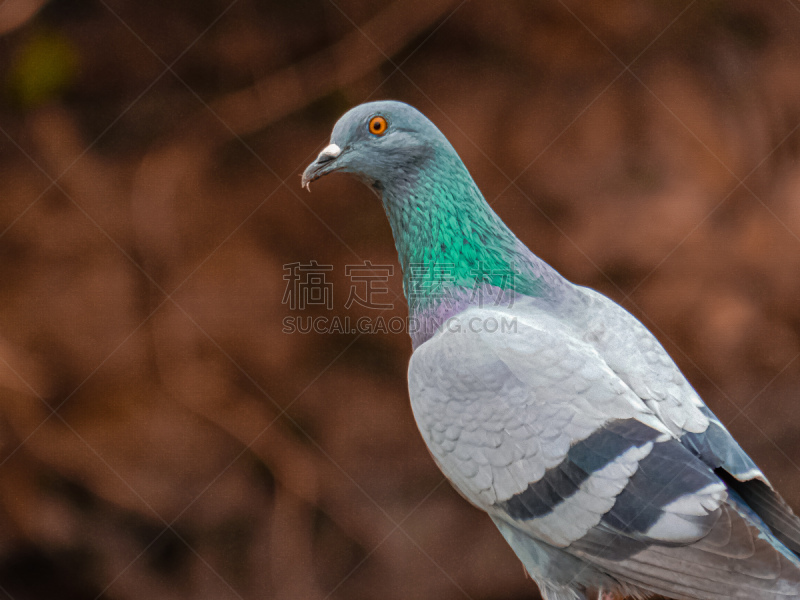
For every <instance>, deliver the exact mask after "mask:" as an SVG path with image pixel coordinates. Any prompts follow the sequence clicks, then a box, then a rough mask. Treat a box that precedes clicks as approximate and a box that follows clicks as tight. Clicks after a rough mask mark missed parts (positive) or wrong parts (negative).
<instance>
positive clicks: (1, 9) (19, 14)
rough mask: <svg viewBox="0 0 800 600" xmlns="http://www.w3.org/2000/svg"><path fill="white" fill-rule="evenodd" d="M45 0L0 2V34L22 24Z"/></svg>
mask: <svg viewBox="0 0 800 600" xmlns="http://www.w3.org/2000/svg"><path fill="white" fill-rule="evenodd" d="M46 2H47V0H6V1H5V2H0V35H4V34H6V33H10V32H12V31H14V30H15V29H17V28H18V27H21V26H23V25H24V24H25V23H27V22H28V21H29V20H30V19H32V18H33V17H34V16H35V15H36V13H38V12H39V10H40V9H41V8H42V7H43V6H44V5H45V4H46Z"/></svg>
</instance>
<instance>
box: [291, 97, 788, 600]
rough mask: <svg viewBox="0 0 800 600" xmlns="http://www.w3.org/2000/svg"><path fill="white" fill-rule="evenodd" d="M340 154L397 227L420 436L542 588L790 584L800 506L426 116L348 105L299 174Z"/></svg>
mask: <svg viewBox="0 0 800 600" xmlns="http://www.w3.org/2000/svg"><path fill="white" fill-rule="evenodd" d="M335 171H340V172H343V173H350V174H351V175H354V176H355V177H356V178H358V179H360V180H361V181H362V182H363V183H365V184H366V185H367V186H368V187H369V188H371V189H372V190H373V191H374V192H375V194H376V195H377V196H378V197H379V198H380V199H381V202H382V204H383V208H384V210H385V212H386V215H387V217H388V219H389V223H390V225H391V228H392V233H393V235H394V241H395V245H396V247H397V252H398V255H399V262H400V265H401V267H402V270H403V291H404V294H405V296H406V299H407V301H408V309H409V320H408V322H409V332H410V334H411V342H412V346H413V353H412V356H411V359H410V362H409V367H408V391H409V397H410V401H411V407H412V410H413V413H414V418H415V420H416V423H417V425H418V427H419V430H420V433H421V434H422V437H423V439H424V441H425V443H426V444H427V446H428V449H429V450H430V453H431V455H432V456H433V459H434V461H435V462H436V464H437V465H438V467H439V468H440V469H441V471H442V472H443V474H444V475H445V476H446V477H447V479H448V480H449V481H450V482H451V483H452V485H453V486H454V487H455V488H456V490H457V491H458V492H459V493H460V494H461V495H462V496H463V497H464V498H466V499H467V500H468V501H469V502H470V503H472V504H473V505H474V506H476V507H478V508H479V509H481V510H483V511H485V512H486V513H488V515H489V517H490V518H491V520H492V521H493V522H494V524H495V525H496V526H497V528H498V529H499V531H500V533H501V534H502V536H503V537H504V538H505V540H506V541H507V542H508V544H509V545H510V546H511V548H512V549H513V550H514V552H515V553H516V555H517V557H518V558H519V559H520V561H521V562H522V564H523V566H524V567H525V570H526V571H527V572H528V574H529V575H530V577H531V578H532V579H533V580H534V581H535V582H536V584H537V585H538V586H539V589H540V592H541V595H542V597H543V598H545V600H583V599H588V598H595V597H599V598H615V597H622V596H632V597H636V598H644V597H648V596H652V595H662V596H665V597H667V598H686V599H695V600H728V599H730V598H743V599H744V598H746V599H748V600H755V599H774V600H788V599H790V598H800V519H798V518H797V517H796V516H795V515H794V514H793V512H792V510H791V508H790V507H789V505H788V504H787V503H786V502H785V501H784V500H783V499H782V498H781V496H780V495H779V494H778V492H777V491H775V489H774V488H773V486H772V485H771V484H770V482H769V481H768V480H767V478H766V477H765V476H764V474H763V473H762V472H761V470H760V469H759V468H758V467H757V466H756V465H755V463H754V462H753V461H752V460H751V459H750V457H749V456H748V455H747V454H746V453H745V452H744V450H743V449H742V448H741V447H740V446H739V444H738V443H737V442H736V440H734V438H733V437H732V436H731V434H730V433H729V432H728V430H727V429H726V428H725V427H724V426H723V424H722V423H721V422H720V420H719V419H718V418H717V417H716V416H715V415H714V414H713V413H712V412H711V410H709V408H708V407H707V406H706V405H705V404H704V403H703V401H702V400H701V398H700V397H699V396H698V394H697V393H696V392H695V390H694V389H693V388H692V386H691V385H690V384H689V382H688V381H687V379H686V378H685V377H684V375H683V374H682V373H681V372H680V370H679V369H678V367H677V366H676V364H675V363H674V362H673V361H672V359H671V358H670V357H669V355H668V354H667V352H666V351H665V350H664V348H663V347H662V345H661V344H660V343H659V342H658V340H657V339H656V338H655V337H654V336H653V334H652V333H650V331H649V330H648V329H647V328H646V327H645V326H644V325H643V324H642V323H641V322H640V321H638V320H637V319H636V318H635V317H634V316H633V315H631V314H630V313H629V312H628V311H626V310H625V309H624V308H622V307H621V306H619V305H618V304H616V303H615V302H613V301H612V300H611V299H609V298H607V297H606V296H604V295H602V294H600V293H598V292H596V291H594V290H592V289H589V288H586V287H581V286H578V285H575V284H573V283H571V282H569V281H567V280H566V279H565V278H564V277H562V276H561V275H560V274H559V273H558V272H556V270H555V269H553V268H552V267H550V266H549V265H548V264H546V263H545V262H544V261H542V260H541V259H540V258H538V257H537V256H536V255H534V254H533V253H532V252H531V251H530V250H529V249H528V248H527V247H526V246H525V245H524V244H523V243H522V242H521V241H520V240H519V239H518V238H517V237H516V236H515V235H514V233H512V231H511V229H509V228H508V227H507V226H506V225H505V224H504V223H503V221H502V220H501V219H500V218H499V217H498V215H497V214H496V213H495V212H494V211H493V210H492V209H491V207H490V206H489V204H488V203H487V202H486V200H485V199H484V197H483V195H482V194H481V192H480V190H479V189H478V187H477V185H476V184H475V182H474V181H473V179H472V177H471V176H470V174H469V172H468V171H467V168H466V166H465V165H464V163H463V162H462V160H461V159H460V158H459V156H458V154H457V153H456V151H455V149H454V148H453V146H452V145H451V144H450V142H449V141H448V140H447V139H446V138H445V136H444V135H443V134H442V133H441V132H440V131H439V129H438V128H437V127H436V126H435V125H434V124H433V123H432V122H431V121H429V120H428V119H427V118H426V117H425V116H424V115H423V114H422V113H420V112H419V111H417V110H416V109H415V108H413V107H411V106H409V105H408V104H404V103H401V102H396V101H379V102H369V103H366V104H362V105H359V106H356V107H355V108H352V109H351V110H350V111H348V112H347V113H346V114H344V115H343V116H342V117H341V118H340V119H339V121H338V122H337V123H336V124H335V126H334V128H333V133H332V134H331V138H330V143H329V145H327V146H326V147H325V148H324V149H323V150H322V151H321V152H320V153H319V156H317V158H316V159H315V160H314V161H313V162H312V163H311V164H310V165H309V166H308V167H307V168H306V170H305V171H304V173H303V175H302V185H303V186H304V187H306V188H309V184H310V183H311V182H312V181H314V180H316V179H318V178H320V177H322V176H323V175H326V174H329V173H332V172H335ZM309 189H310V188H309ZM596 595H597V596H596Z"/></svg>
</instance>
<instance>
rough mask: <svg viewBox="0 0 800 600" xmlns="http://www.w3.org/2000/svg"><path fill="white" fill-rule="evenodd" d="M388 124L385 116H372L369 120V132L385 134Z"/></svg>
mask: <svg viewBox="0 0 800 600" xmlns="http://www.w3.org/2000/svg"><path fill="white" fill-rule="evenodd" d="M387 127H388V124H387V123H386V119H384V118H383V117H372V118H371V119H370V120H369V132H370V133H374V134H375V135H383V134H384V133H386V128H387Z"/></svg>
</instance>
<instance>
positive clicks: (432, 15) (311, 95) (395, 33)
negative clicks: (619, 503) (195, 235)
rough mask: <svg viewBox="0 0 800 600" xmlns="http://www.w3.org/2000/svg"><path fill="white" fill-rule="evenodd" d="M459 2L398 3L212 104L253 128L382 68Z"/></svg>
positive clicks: (224, 116) (234, 124)
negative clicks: (244, 88) (340, 37)
mask: <svg viewBox="0 0 800 600" xmlns="http://www.w3.org/2000/svg"><path fill="white" fill-rule="evenodd" d="M454 4H455V0H438V1H431V0H412V1H406V0H400V1H398V2H395V3H394V4H392V5H391V6H389V7H388V8H387V9H386V10H384V11H382V12H381V13H379V14H378V15H377V16H376V17H374V18H373V19H372V20H371V21H369V22H367V23H366V24H365V25H364V26H363V27H360V28H358V29H355V30H354V31H353V32H351V33H350V34H348V35H347V36H345V37H344V38H343V39H342V40H340V41H339V42H337V43H336V44H334V45H333V46H331V47H329V48H326V49H325V50H322V51H321V52H318V53H317V54H315V55H313V56H311V57H309V58H307V59H305V60H303V61H301V62H300V63H299V64H296V65H290V66H288V67H286V68H284V69H281V70H279V71H278V72H276V73H273V74H271V75H269V76H267V77H265V78H264V79H262V80H261V81H257V82H256V83H255V85H253V86H252V87H251V88H249V89H246V90H242V91H239V92H235V93H233V94H230V95H228V96H226V97H224V98H221V99H219V100H217V101H215V102H212V103H211V109H212V110H213V111H214V112H215V113H216V114H217V115H218V116H219V118H220V119H221V120H222V121H223V122H224V123H225V124H226V125H227V126H228V127H230V129H231V130H232V133H233V134H235V135H247V134H250V133H253V132H254V131H257V130H259V129H261V128H263V127H266V126H267V125H269V124H270V123H274V122H275V121H277V120H278V119H281V118H283V117H285V116H286V115H287V114H290V113H292V112H294V111H296V110H299V109H301V108H304V107H305V106H308V105H309V104H310V103H311V102H314V101H315V100H318V99H319V98H322V97H323V96H325V95H326V94H330V93H331V92H333V91H335V90H337V89H339V88H341V87H343V86H346V85H349V84H352V83H353V82H355V81H357V80H358V79H359V78H361V77H363V76H364V75H366V74H367V73H369V72H370V71H372V70H373V69H376V68H377V67H379V66H380V65H381V64H382V63H383V62H385V61H386V60H387V58H386V57H387V56H392V55H393V54H395V53H396V52H398V51H399V50H401V49H402V48H403V47H404V46H405V45H406V44H407V43H408V42H409V41H411V40H412V39H414V38H415V37H416V36H418V35H419V34H420V33H421V32H422V31H424V30H425V29H427V28H428V27H430V26H431V25H432V24H433V23H434V22H435V21H436V20H437V19H439V18H440V17H441V16H442V15H443V14H444V13H445V12H446V11H447V10H448V9H450V8H451V7H452V6H453V5H454ZM375 45H377V46H378V47H379V48H380V51H379V50H377V49H376V48H375Z"/></svg>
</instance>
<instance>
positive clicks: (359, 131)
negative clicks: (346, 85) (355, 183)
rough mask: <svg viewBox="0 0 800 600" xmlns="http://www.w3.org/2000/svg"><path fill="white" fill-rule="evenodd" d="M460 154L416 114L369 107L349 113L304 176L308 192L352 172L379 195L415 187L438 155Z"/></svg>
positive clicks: (402, 108) (388, 104)
mask: <svg viewBox="0 0 800 600" xmlns="http://www.w3.org/2000/svg"><path fill="white" fill-rule="evenodd" d="M445 149H446V150H449V152H452V153H455V150H453V149H452V147H451V146H450V143H449V142H448V141H447V139H446V138H445V137H444V135H442V133H441V132H440V131H439V130H438V129H437V128H436V126H435V125H434V124H433V123H431V122H430V121H429V120H428V119H427V118H426V117H425V116H424V115H423V114H422V113H420V112H419V111H418V110H417V109H415V108H413V107H412V106H409V105H408V104H404V103H402V102H395V101H381V102H369V103H367V104H361V105H359V106H356V107H355V108H353V109H351V110H349V111H348V112H347V113H345V114H344V115H343V116H342V118H340V119H339V121H338V122H337V123H336V125H335V126H334V128H333V133H332V134H331V140H330V144H329V145H328V146H326V147H325V148H324V149H323V150H322V152H320V153H319V156H317V158H316V160H315V161H314V162H312V163H311V164H310V165H308V168H306V170H305V172H304V173H303V179H302V184H303V186H304V187H305V188H307V189H310V188H309V186H310V184H311V182H312V181H315V180H317V179H319V178H320V177H322V176H323V175H327V174H328V173H332V172H334V171H341V172H343V173H350V174H351V175H354V176H356V177H357V178H358V179H360V180H361V181H363V182H364V183H365V184H367V185H368V186H370V187H372V188H373V190H374V191H375V192H376V193H378V194H379V195H380V194H381V193H382V192H383V190H387V189H394V188H396V187H398V186H401V187H405V186H408V185H411V184H412V183H413V181H414V180H415V179H416V177H417V174H418V173H419V171H420V169H421V168H423V167H424V165H425V164H426V163H428V162H429V161H431V160H433V158H434V156H435V155H436V154H437V151H441V150H445Z"/></svg>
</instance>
